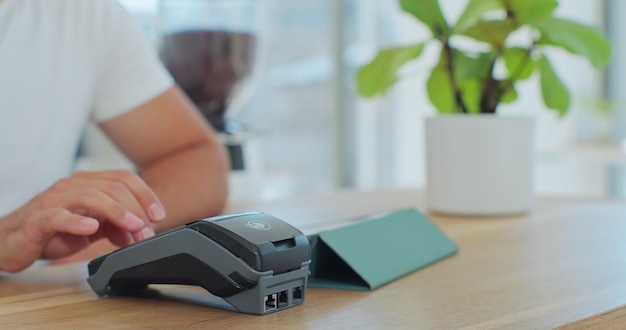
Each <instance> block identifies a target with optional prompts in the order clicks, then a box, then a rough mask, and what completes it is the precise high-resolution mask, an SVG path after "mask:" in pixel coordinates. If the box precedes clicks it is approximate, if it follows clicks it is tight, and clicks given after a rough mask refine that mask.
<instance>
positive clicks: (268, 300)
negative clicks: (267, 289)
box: [265, 293, 278, 312]
mask: <svg viewBox="0 0 626 330" xmlns="http://www.w3.org/2000/svg"><path fill="white" fill-rule="evenodd" d="M277 304H278V297H277V294H275V293H273V294H270V295H267V296H265V311H266V312H270V311H273V310H275V309H276V308H277V307H278V305H277Z"/></svg>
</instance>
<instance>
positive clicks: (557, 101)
mask: <svg viewBox="0 0 626 330" xmlns="http://www.w3.org/2000/svg"><path fill="white" fill-rule="evenodd" d="M538 64H539V71H540V72H541V96H543V101H544V103H545V104H546V106H547V107H548V108H550V109H553V110H555V111H556V112H557V113H558V114H559V117H563V116H564V115H565V114H566V113H567V110H568V109H569V106H570V95H569V92H568V90H567V87H566V86H565V85H564V84H563V82H562V81H561V79H559V77H558V76H557V75H556V72H554V68H553V67H552V64H551V63H550V61H549V60H548V59H547V58H546V57H542V58H541V59H540V60H539V63H538Z"/></svg>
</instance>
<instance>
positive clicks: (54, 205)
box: [0, 170, 165, 272]
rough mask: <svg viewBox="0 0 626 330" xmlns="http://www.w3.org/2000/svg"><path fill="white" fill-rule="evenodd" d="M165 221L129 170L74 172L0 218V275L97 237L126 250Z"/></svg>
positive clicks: (148, 191)
mask: <svg viewBox="0 0 626 330" xmlns="http://www.w3.org/2000/svg"><path fill="white" fill-rule="evenodd" d="M164 218H165V210H164V208H163V206H162V204H161V202H160V201H159V199H158V197H157V196H156V194H155V193H154V192H153V191H152V190H151V189H150V188H149V187H148V186H147V185H146V184H145V183H144V181H143V180H142V179H141V178H139V177H138V176H136V175H135V174H134V173H132V172H130V171H127V170H112V171H102V172H77V173H75V174H74V175H72V176H70V177H68V178H64V179H61V180H59V181H57V182H56V183H55V184H54V185H52V186H51V187H50V188H48V189H47V190H45V191H44V192H42V193H40V194H39V195H37V196H36V197H35V198H33V199H32V200H31V201H30V202H28V203H27V204H26V205H24V206H23V207H21V208H19V209H17V210H15V211H14V212H12V213H10V214H8V215H6V216H4V217H2V218H0V270H4V271H8V272H18V271H20V270H23V269H25V268H27V267H28V266H30V265H31V264H32V263H33V262H35V260H37V259H39V258H43V259H55V258H61V257H65V256H68V255H70V254H72V253H74V252H76V251H79V250H81V249H83V248H85V247H87V246H88V245H89V244H90V242H92V241H95V240H97V239H99V238H103V237H105V238H108V239H109V240H110V241H111V242H112V243H113V244H115V245H118V246H125V245H128V244H130V243H132V242H133V241H139V240H142V239H144V238H147V237H150V236H152V235H154V229H153V228H152V226H153V224H155V223H157V222H159V221H161V220H163V219H164Z"/></svg>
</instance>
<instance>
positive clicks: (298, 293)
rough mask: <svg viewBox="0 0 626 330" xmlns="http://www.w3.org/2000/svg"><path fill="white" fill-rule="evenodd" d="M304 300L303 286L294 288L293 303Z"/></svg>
mask: <svg viewBox="0 0 626 330" xmlns="http://www.w3.org/2000/svg"><path fill="white" fill-rule="evenodd" d="M302 299H304V291H303V289H302V287H301V286H299V287H295V288H293V303H294V304H296V303H299V302H302Z"/></svg>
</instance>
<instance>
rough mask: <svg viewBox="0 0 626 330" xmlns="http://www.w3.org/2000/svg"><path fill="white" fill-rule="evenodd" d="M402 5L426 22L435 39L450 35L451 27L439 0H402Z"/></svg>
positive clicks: (404, 9)
mask: <svg viewBox="0 0 626 330" xmlns="http://www.w3.org/2000/svg"><path fill="white" fill-rule="evenodd" d="M400 7H401V8H402V10H403V11H405V12H407V13H409V14H411V15H413V16H415V18H417V19H418V20H420V21H421V22H422V23H424V24H425V25H426V26H427V27H428V29H430V31H431V33H432V35H433V37H434V38H435V39H439V40H441V39H443V38H447V37H448V36H449V35H450V27H449V26H448V23H447V22H446V19H445V17H444V16H443V12H442V11H441V7H439V1H438V0H400ZM442 37H443V38H442Z"/></svg>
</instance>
